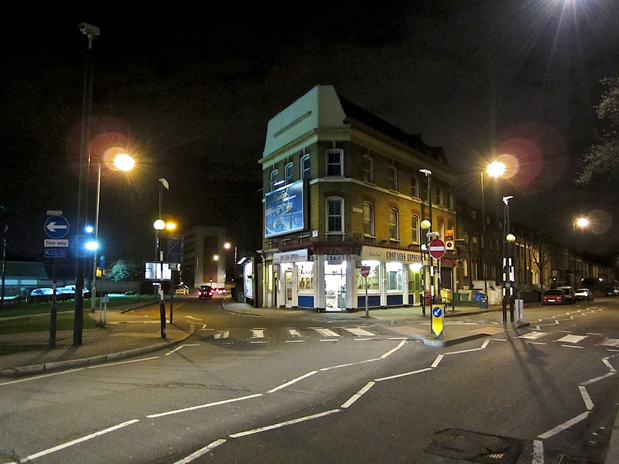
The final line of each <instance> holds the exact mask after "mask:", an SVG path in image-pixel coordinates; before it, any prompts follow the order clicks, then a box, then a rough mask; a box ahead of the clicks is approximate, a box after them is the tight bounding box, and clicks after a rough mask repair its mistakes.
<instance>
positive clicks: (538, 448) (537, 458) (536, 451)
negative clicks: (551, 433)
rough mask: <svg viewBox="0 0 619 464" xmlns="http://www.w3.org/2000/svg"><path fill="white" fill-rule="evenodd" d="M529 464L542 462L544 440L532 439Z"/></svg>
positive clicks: (542, 463) (540, 463)
mask: <svg viewBox="0 0 619 464" xmlns="http://www.w3.org/2000/svg"><path fill="white" fill-rule="evenodd" d="M531 464H544V442H543V441H541V440H533V461H531Z"/></svg>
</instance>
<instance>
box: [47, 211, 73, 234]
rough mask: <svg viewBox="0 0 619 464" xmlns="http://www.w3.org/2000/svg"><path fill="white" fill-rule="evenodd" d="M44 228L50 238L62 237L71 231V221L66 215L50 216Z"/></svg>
mask: <svg viewBox="0 0 619 464" xmlns="http://www.w3.org/2000/svg"><path fill="white" fill-rule="evenodd" d="M43 228H44V229H45V233H46V234H47V236H48V237H49V238H62V237H64V236H65V235H67V234H68V233H69V221H67V218H65V217H64V216H50V217H48V218H47V220H46V221H45V226H44V227H43Z"/></svg>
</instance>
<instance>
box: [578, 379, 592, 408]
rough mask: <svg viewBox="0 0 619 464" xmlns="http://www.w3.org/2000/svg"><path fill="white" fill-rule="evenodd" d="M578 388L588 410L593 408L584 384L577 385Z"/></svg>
mask: <svg viewBox="0 0 619 464" xmlns="http://www.w3.org/2000/svg"><path fill="white" fill-rule="evenodd" d="M578 389H579V390H580V395H581V396H582V399H583V401H584V402H585V406H586V407H587V410H588V411H591V410H592V409H593V401H591V397H590V396H589V392H588V391H587V388H586V387H585V386H584V385H579V386H578Z"/></svg>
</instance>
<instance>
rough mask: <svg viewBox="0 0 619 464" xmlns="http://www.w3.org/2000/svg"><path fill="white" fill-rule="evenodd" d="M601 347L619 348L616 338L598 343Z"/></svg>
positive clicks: (618, 340)
mask: <svg viewBox="0 0 619 464" xmlns="http://www.w3.org/2000/svg"><path fill="white" fill-rule="evenodd" d="M600 345H601V346H612V347H615V348H619V339H617V338H605V339H604V341H603V342H602V343H600Z"/></svg>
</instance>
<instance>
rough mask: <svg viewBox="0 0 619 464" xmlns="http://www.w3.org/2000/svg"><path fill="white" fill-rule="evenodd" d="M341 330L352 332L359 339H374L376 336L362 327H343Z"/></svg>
mask: <svg viewBox="0 0 619 464" xmlns="http://www.w3.org/2000/svg"><path fill="white" fill-rule="evenodd" d="M341 328H342V329H344V330H345V331H347V332H350V333H351V334H353V335H356V336H357V337H374V336H375V335H376V334H373V333H372V332H368V331H367V330H364V329H362V328H360V327H341Z"/></svg>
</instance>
